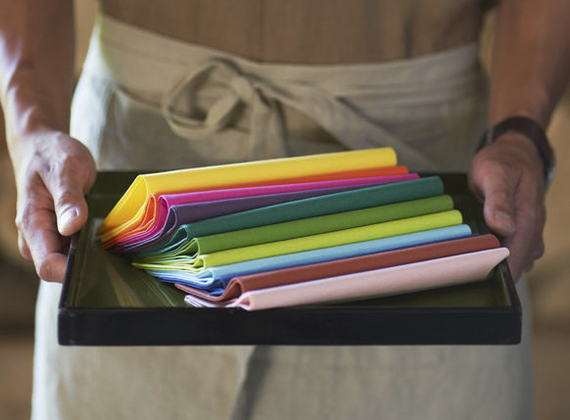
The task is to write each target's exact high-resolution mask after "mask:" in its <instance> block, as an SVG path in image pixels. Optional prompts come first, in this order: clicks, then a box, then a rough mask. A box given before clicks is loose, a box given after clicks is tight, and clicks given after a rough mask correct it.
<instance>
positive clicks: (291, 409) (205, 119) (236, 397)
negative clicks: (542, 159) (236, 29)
mask: <svg viewBox="0 0 570 420" xmlns="http://www.w3.org/2000/svg"><path fill="white" fill-rule="evenodd" d="M484 92H485V82H484V80H483V78H482V76H481V72H480V69H479V66H478V59H477V47H476V46H475V45H467V46H465V47H461V48H458V49H455V50H452V51H448V52H444V53H438V54H434V55H430V56H426V57H420V58H415V59H411V60H405V61H395V62H390V63H387V64H357V65H322V66H303V65H283V64H260V63H255V62H252V61H250V60H247V59H243V58H240V57H237V56H233V55H231V54H227V53H224V52H221V51H217V50H212V49H208V48H203V47H198V46H194V45H188V44H186V43H182V42H179V41H175V40H171V39H168V38H165V37H162V36H157V35H154V34H151V33H148V32H145V31H142V30H139V29H136V28H134V27H130V26H128V25H125V24H122V23H119V22H117V21H114V20H112V19H109V18H100V19H99V21H98V24H97V25H96V30H95V33H94V36H93V39H92V43H91V47H90V52H89V55H88V58H87V61H86V63H85V67H84V73H83V76H82V78H81V80H80V82H79V85H78V87H77V91H76V96H75V100H74V103H73V108H72V126H71V132H72V135H73V136H74V137H76V138H78V139H79V140H81V141H82V142H84V143H85V144H86V145H87V146H88V147H89V148H90V150H91V151H92V153H93V155H94V157H95V159H96V161H97V163H98V168H99V169H138V170H145V169H170V168H179V167H189V166H198V165H207V164H216V163H226V162H235V161H244V160H251V159H260V158H267V157H276V156H288V155H298V154H307V153H318V152H325V151H334V150H344V149H353V148H368V147H375V146H381V145H383V146H385V145H388V146H392V147H394V148H395V149H396V150H397V152H398V155H399V157H400V161H401V162H402V163H403V164H407V165H409V166H410V167H411V168H413V169H415V170H440V171H459V170H462V171H465V170H466V169H467V167H468V163H469V160H470V158H471V156H472V153H473V150H474V147H475V143H476V139H477V137H478V133H479V132H480V131H481V129H482V127H483V126H484V115H485V106H484V104H485V99H486V98H485V93H484ZM60 290H61V288H60V286H59V285H53V284H45V283H43V284H42V286H41V290H40V295H39V298H38V307H37V333H36V353H35V377H34V396H33V419H35V420H40V419H46V420H47V419H49V420H58V419H65V420H67V419H73V420H81V419H105V420H107V419H131V418H132V419H137V420H146V419H208V420H211V419H229V418H234V419H291V418H303V419H317V418H326V419H347V418H351V419H370V418H382V419H414V418H422V419H424V420H431V419H438V420H441V419H458V418H484V419H487V420H490V419H497V420H498V419H500V420H505V419H517V420H520V419H526V418H531V411H532V410H531V409H532V403H531V401H532V399H531V388H530V374H529V372H530V357H529V352H528V347H529V346H528V337H527V336H526V332H525V342H524V344H523V345H521V346H510V347H501V346H496V347H490V346H478V347H477V346H455V347H453V346H424V347H420V346H397V347H389V346H383V347H382V346H368V347H350V346H346V347H298V346H280V347H251V346H226V347H168V348H167V347H132V348H96V347H95V348H93V347H91V348H87V347H61V346H58V345H57V343H56V316H57V315H56V307H57V301H58V297H59V294H60ZM521 291H522V292H524V289H522V288H521Z"/></svg>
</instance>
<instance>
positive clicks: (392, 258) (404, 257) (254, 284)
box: [176, 235, 500, 302]
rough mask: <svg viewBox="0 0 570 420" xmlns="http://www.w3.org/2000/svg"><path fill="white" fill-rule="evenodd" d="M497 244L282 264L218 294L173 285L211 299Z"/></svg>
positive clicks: (491, 240) (465, 242) (463, 243)
mask: <svg viewBox="0 0 570 420" xmlns="http://www.w3.org/2000/svg"><path fill="white" fill-rule="evenodd" d="M499 246H500V243H499V241H498V239H497V238H496V237H495V236H493V235H481V236H472V237H469V238H462V239H456V240H451V241H445V242H439V243H434V244H429V245H421V246H416V247H412V248H406V249H401V250H397V251H390V252H380V253H374V254H369V255H363V256H358V257H353V258H347V259H341V260H335V261H329V262H322V263H318V264H309V265H303V266H300V267H293V268H286V269H283V270H275V271H269V272H264V273H259V274H252V275H247V276H239V277H234V278H233V279H232V280H231V281H230V282H229V284H228V285H227V287H226V289H225V290H224V292H223V294H221V295H218V296H212V295H210V294H208V293H205V292H203V291H201V290H200V289H196V288H193V287H188V286H184V285H181V284H177V285H176V287H178V288H179V289H181V290H183V291H185V292H187V293H190V294H192V295H194V296H197V297H199V298H202V299H206V300H210V301H213V302H220V301H228V300H230V299H236V298H238V297H239V296H240V295H242V294H243V293H246V292H250V291H254V290H260V289H267V288H270V287H278V286H285V285H287V284H295V283H301V282H306V281H313V280H319V279H323V278H327V277H334V276H341V275H345V274H351V273H356V272H362V271H369V270H376V269H379V268H386V267H393V266H397V265H402V264H410V263H414V262H420V261H426V260H432V259H436V258H443V257H450V256H452V255H459V254H467V253H470V252H476V251H483V250H485V249H492V248H498V247H499Z"/></svg>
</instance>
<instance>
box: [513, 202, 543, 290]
mask: <svg viewBox="0 0 570 420" xmlns="http://www.w3.org/2000/svg"><path fill="white" fill-rule="evenodd" d="M517 207H518V206H517ZM516 224H517V229H516V231H515V233H514V234H513V235H511V236H509V237H508V238H506V241H505V242H506V245H507V247H508V248H509V250H510V256H509V259H508V262H509V268H510V270H511V274H512V275H513V278H514V279H515V281H517V280H518V278H519V277H520V275H521V273H522V272H523V271H528V270H530V269H531V268H532V266H533V262H534V260H535V259H537V258H538V257H539V256H540V255H542V252H543V251H544V242H543V240H542V227H543V226H544V214H543V213H542V212H540V211H535V210H534V209H533V208H532V207H522V208H517V217H516Z"/></svg>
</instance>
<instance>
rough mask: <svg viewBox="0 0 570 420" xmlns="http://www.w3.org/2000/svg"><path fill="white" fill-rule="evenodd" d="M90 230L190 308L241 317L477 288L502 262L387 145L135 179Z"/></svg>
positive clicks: (439, 191)
mask: <svg viewBox="0 0 570 420" xmlns="http://www.w3.org/2000/svg"><path fill="white" fill-rule="evenodd" d="M98 234H99V237H100V239H101V241H102V242H103V246H104V247H105V248H108V249H109V250H111V251H113V252H117V253H121V254H123V255H125V256H126V257H127V258H129V259H130V260H131V261H132V264H133V265H134V266H136V267H138V268H141V269H144V270H146V271H147V272H149V273H150V274H151V275H153V276H155V277H157V278H158V279H160V280H162V281H164V282H169V283H174V284H175V285H176V287H178V288H179V289H181V290H183V291H185V292H187V293H188V295H187V297H186V301H187V302H188V303H189V304H191V305H193V306H199V307H241V308H245V309H248V310H256V309H266V308H273V307H281V306H291V305H300V304H310V303H321V302H337V301H347V300H354V299H365V298H370V297H376V296H383V295H393V294H397V293H406V292H411V291H419V290H425V289H430V288H435V287H442V286H447V285H451V284H458V283H464V282H469V281H475V280H480V279H484V278H485V277H486V276H487V275H488V273H489V272H490V271H491V270H492V269H493V268H494V267H495V266H496V265H497V264H498V263H499V262H500V261H501V260H503V259H504V258H505V257H506V256H507V255H508V250H507V249H506V248H503V247H500V245H499V242H498V240H497V239H496V238H495V237H494V236H492V235H473V234H472V232H471V229H470V228H469V226H468V225H466V224H462V216H461V214H460V213H459V212H458V211H457V210H455V209H454V208H453V201H452V199H451V197H449V196H448V195H445V194H444V188H443V183H442V181H441V179H440V178H439V177H426V178H420V177H419V176H418V175H417V174H413V173H409V171H408V169H407V168H406V167H403V166H397V162H396V155H395V153H394V151H393V150H392V149H390V148H379V149H371V150H360V151H348V152H339V153H328V154H320V155H314V156H303V157H293V158H285V159H273V160H265V161H258V162H249V163H242V164H231V165H222V166H212V167H206V168H196V169H187V170H180V171H171V172H162V173H156V174H148V175H140V176H138V177H137V178H136V179H135V181H134V182H133V184H132V185H131V186H130V187H129V189H128V190H127V192H126V193H125V194H124V196H123V197H122V198H121V200H120V201H119V202H118V203H117V205H116V206H115V207H114V208H113V210H112V211H111V212H110V213H109V215H108V216H107V218H106V219H105V220H104V221H103V224H102V225H101V227H100V228H99V230H98Z"/></svg>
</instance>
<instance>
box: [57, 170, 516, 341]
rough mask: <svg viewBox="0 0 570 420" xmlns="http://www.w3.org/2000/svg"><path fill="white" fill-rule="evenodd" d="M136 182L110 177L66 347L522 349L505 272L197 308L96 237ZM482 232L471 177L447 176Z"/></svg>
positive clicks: (72, 287) (77, 258) (75, 266)
mask: <svg viewBox="0 0 570 420" xmlns="http://www.w3.org/2000/svg"><path fill="white" fill-rule="evenodd" d="M135 176H136V174H135V173H131V172H102V173H99V174H98V177H97V181H96V183H95V185H94V186H93V188H92V190H91V192H90V193H89V195H88V197H87V200H88V204H89V219H88V221H87V224H86V226H85V228H84V229H83V230H82V231H81V232H80V234H79V235H77V236H76V237H74V240H73V241H72V246H71V249H70V253H69V261H68V266H67V273H66V277H65V281H64V285H63V290H62V295H61V300H60V305H59V319H58V335H59V342H60V344H63V345H113V346H115V345H205V344H295V345H360V344H516V343H519V342H520V336H521V306H520V302H519V299H518V296H517V294H516V290H515V288H514V285H513V281H512V278H511V275H510V273H509V270H508V267H507V264H506V262H502V263H501V264H500V265H499V266H498V267H497V268H496V269H495V270H494V271H493V272H492V273H491V274H490V276H489V278H488V279H486V280H483V281H479V282H475V283H470V284H464V285H458V286H451V287H446V288H441V289H436V290H430V291H423V292H416V293H410V294H406V295H400V296H392V297H384V298H376V299H370V300H365V301H358V302H350V303H342V304H327V305H310V306H309V305H307V306H303V307H292V308H279V309H268V310H263V311H255V312H247V311H245V310H242V309H235V308H232V309H211V308H192V307H189V306H188V305H187V304H186V303H185V302H184V296H185V294H184V293H183V292H181V291H179V290H178V289H175V288H174V287H173V286H172V285H168V284H164V283H161V282H160V281H158V280H156V279H154V278H153V277H151V276H150V275H148V274H147V273H145V272H143V271H141V270H138V269H136V268H134V267H132V266H131V265H130V264H129V263H128V262H127V261H125V260H123V259H122V258H120V257H118V256H116V255H113V254H112V253H110V252H107V251H105V250H103V249H102V248H101V244H100V242H99V241H98V240H97V237H96V234H95V231H96V229H97V227H98V226H99V224H100V223H101V221H102V220H103V218H104V217H105V216H106V215H107V213H108V212H109V211H110V210H111V208H112V207H113V206H114V204H115V203H116V202H117V201H118V200H119V198H120V197H121V195H122V194H123V192H124V191H125V190H126V189H127V187H128V186H129V185H130V183H131V182H132V180H133V179H134V177H135ZM440 176H441V177H442V179H443V182H444V185H445V190H446V193H448V194H451V195H452V196H453V198H454V202H455V207H456V208H457V209H459V210H460V211H461V212H462V214H463V215H464V218H465V220H466V222H467V223H469V225H470V226H471V228H472V229H473V231H474V232H477V233H486V232H488V229H487V227H486V226H485V223H484V222H483V219H482V211H481V205H480V204H479V202H478V201H477V200H476V199H475V198H474V197H473V196H472V195H471V194H470V193H469V191H468V187H467V180H466V176H465V175H463V174H446V175H440Z"/></svg>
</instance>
